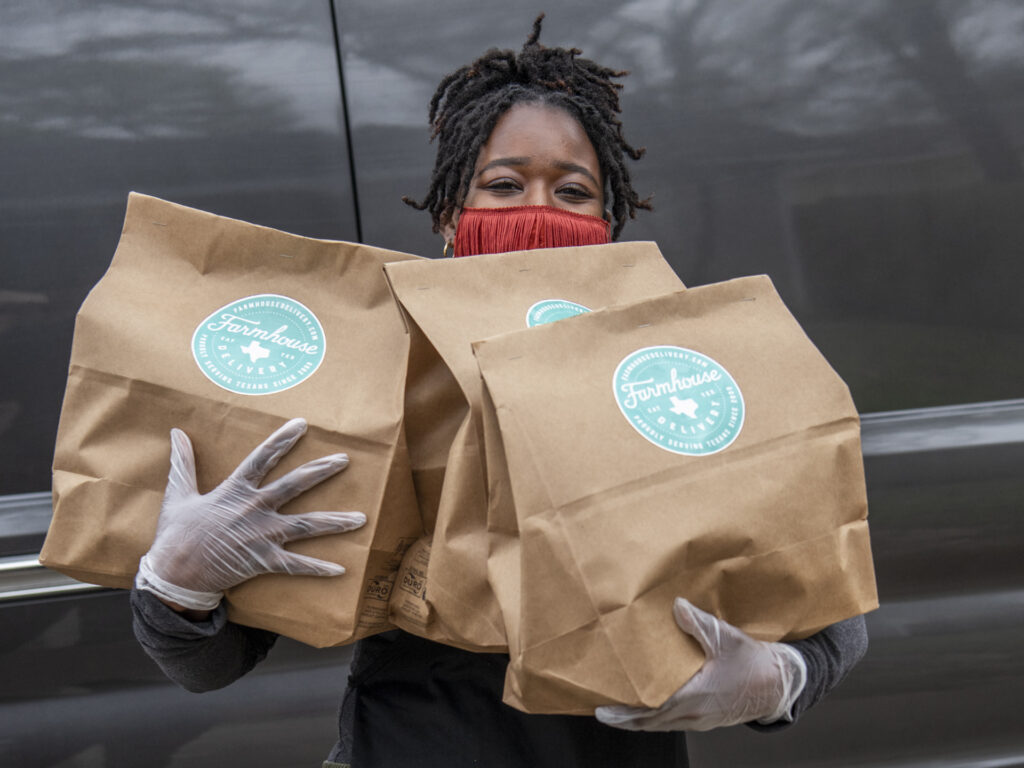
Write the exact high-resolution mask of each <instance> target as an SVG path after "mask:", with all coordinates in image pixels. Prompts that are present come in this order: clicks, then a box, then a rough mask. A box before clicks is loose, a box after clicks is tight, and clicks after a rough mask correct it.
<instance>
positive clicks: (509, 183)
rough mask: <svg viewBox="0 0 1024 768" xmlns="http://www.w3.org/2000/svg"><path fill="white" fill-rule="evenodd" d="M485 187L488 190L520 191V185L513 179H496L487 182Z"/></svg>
mask: <svg viewBox="0 0 1024 768" xmlns="http://www.w3.org/2000/svg"><path fill="white" fill-rule="evenodd" d="M484 189H486V190H487V191H488V192H518V191H519V189H520V186H519V184H517V183H516V182H515V181H513V180H512V179H495V180H494V181H489V182H487V183H486V184H485V185H484Z"/></svg>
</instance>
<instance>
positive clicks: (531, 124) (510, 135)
mask: <svg viewBox="0 0 1024 768" xmlns="http://www.w3.org/2000/svg"><path fill="white" fill-rule="evenodd" d="M501 160H515V161H517V162H514V163H511V164H512V165H523V164H526V162H525V161H534V162H545V163H548V164H562V165H567V164H572V165H577V166H582V167H583V168H585V169H587V170H588V171H589V172H590V173H591V174H593V175H594V177H595V178H597V177H599V176H600V165H599V163H598V159H597V152H596V151H595V149H594V146H593V144H591V142H590V139H589V138H588V137H587V133H586V131H585V130H584V129H583V126H582V125H580V123H579V121H578V120H576V118H574V117H573V116H572V115H570V114H569V113H568V112H566V111H565V110H564V109H561V108H560V107H555V106H551V105H548V104H542V103H535V102H527V103H520V104H515V105H513V106H512V107H510V108H509V110H508V111H507V112H505V114H503V115H502V116H501V117H500V118H498V122H497V123H495V126H494V130H493V131H491V135H490V136H489V137H488V139H487V142H486V143H485V144H484V145H483V146H482V147H481V148H480V154H479V155H478V156H477V161H476V173H480V172H481V171H482V170H483V169H484V168H485V167H487V166H489V165H494V164H495V163H497V162H499V161H501Z"/></svg>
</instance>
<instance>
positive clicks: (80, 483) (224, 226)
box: [40, 194, 422, 646]
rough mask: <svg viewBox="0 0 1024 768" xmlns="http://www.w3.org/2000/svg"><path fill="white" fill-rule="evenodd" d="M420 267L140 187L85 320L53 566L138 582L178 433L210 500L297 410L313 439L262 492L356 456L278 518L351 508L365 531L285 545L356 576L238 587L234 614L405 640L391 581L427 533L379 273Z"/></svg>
mask: <svg viewBox="0 0 1024 768" xmlns="http://www.w3.org/2000/svg"><path fill="white" fill-rule="evenodd" d="M415 258H416V257H414V256H409V255H406V254H401V253H396V252H392V251H386V250H382V249H378V248H370V247H367V246H364V245H358V244H352V243H342V242H334V241H326V240H313V239H309V238H304V237H297V236H295V235H290V234H286V233H284V232H279V231H275V230H272V229H267V228H264V227H259V226H254V225H252V224H247V223H244V222H241V221H234V220H231V219H227V218H222V217H219V216H214V215H212V214H209V213H204V212H202V211H198V210H193V209H190V208H186V207H183V206H180V205H175V204H173V203H168V202H164V201H162V200H158V199H156V198H152V197H146V196H143V195H138V194H132V195H131V196H130V198H129V200H128V211H127V216H126V219H125V224H124V230H123V232H122V235H121V240H120V242H119V244H118V247H117V252H116V253H115V255H114V259H113V262H112V263H111V265H110V268H109V270H108V271H107V273H106V274H105V275H104V277H103V279H102V280H101V281H100V282H99V284H98V285H96V287H95V288H94V289H93V290H92V292H91V293H90V294H89V296H88V298H86V300H85V303H84V304H83V305H82V308H81V310H80V312H79V314H78V318H77V321H76V324H75V336H74V342H73V347H72V352H71V364H70V369H69V374H68V385H67V391H66V394H65V399H64V406H63V410H62V412H61V419H60V427H59V431H58V436H57V445H56V452H55V456H54V473H53V491H54V517H53V522H52V524H51V527H50V530H49V534H48V535H47V538H46V542H45V545H44V547H43V551H42V554H41V557H40V559H41V561H42V562H43V563H44V564H45V565H47V566H49V567H51V568H55V569H57V570H60V571H63V572H64V573H67V574H69V575H71V576H73V577H75V578H78V579H81V580H83V581H90V582H94V583H97V584H103V585H106V586H112V587H130V586H131V583H132V580H133V577H134V575H135V572H136V570H137V566H138V561H139V558H140V557H141V556H142V555H143V554H144V553H145V552H146V550H147V549H148V548H149V545H150V543H151V541H152V539H153V535H154V532H155V528H156V521H157V516H158V513H159V510H160V502H161V499H162V498H163V492H164V488H165V486H166V481H167V472H168V466H169V451H170V439H169V432H170V430H171V428H172V427H179V428H181V429H183V430H184V431H185V432H186V433H187V434H188V435H189V437H190V438H191V439H192V441H193V444H194V446H195V454H196V462H197V468H198V472H199V476H198V480H199V489H200V491H201V492H206V491H209V490H210V489H211V488H213V487H214V486H216V485H217V484H218V483H220V482H221V481H222V480H223V479H224V478H225V477H227V476H228V474H230V472H231V471H232V470H233V469H234V468H235V467H236V466H237V465H238V463H239V462H240V461H241V460H242V459H244V458H245V457H246V455H248V453H249V452H250V451H251V450H252V449H253V448H255V447H256V446H257V445H258V444H259V443H260V442H262V441H263V440H264V439H265V438H266V437H267V436H268V435H269V434H270V433H271V432H272V431H274V430H275V429H276V428H277V427H279V426H280V425H281V424H283V423H284V422H285V421H286V420H287V419H289V418H293V417H296V416H301V417H303V418H305V419H306V420H307V421H308V422H309V430H308V432H307V434H306V435H305V436H304V437H303V438H302V439H301V440H300V441H299V443H298V445H297V446H296V447H295V448H294V449H293V450H292V451H291V453H290V454H288V455H287V456H286V457H285V458H284V460H283V461H282V462H281V465H280V466H279V467H278V468H277V469H276V470H275V472H274V473H273V474H272V477H271V478H268V481H269V480H270V479H272V478H273V477H279V476H281V475H282V474H283V473H285V472H287V471H288V470H289V469H292V468H294V467H296V466H298V465H300V464H302V463H304V462H306V461H309V460H311V459H314V458H317V457H319V456H324V455H327V454H330V453H336V452H339V451H344V452H346V453H348V454H349V457H350V460H351V463H350V466H349V468H348V469H347V470H346V471H345V472H343V473H341V474H340V475H337V476H335V477H333V478H331V479H329V480H327V481H326V482H324V483H322V484H321V485H318V486H317V487H315V488H314V489H312V490H310V491H308V492H306V493H304V494H302V495H301V496H300V497H298V498H297V499H295V500H294V501H292V502H290V503H289V504H287V505H286V506H285V507H284V508H283V509H282V512H283V513H293V512H305V511H312V510H342V511H344V510H354V511H361V512H364V513H365V514H366V516H367V524H366V525H365V526H364V527H363V528H361V529H359V530H357V531H354V532H351V533H345V534H339V535H331V536H324V537H320V538H315V539H309V540H306V541H301V542H294V543H292V544H289V545H288V547H289V548H290V549H294V550H295V551H296V552H301V553H303V554H307V555H312V556H314V557H318V558H322V559H325V560H331V561H333V562H337V563H340V564H342V565H344V567H345V568H346V569H347V573H345V574H344V575H343V576H340V577H335V578H317V577H311V576H284V575H269V576H260V577H257V578H255V579H253V580H251V581H249V582H246V583H244V584H242V585H240V586H239V587H237V588H235V589H232V590H229V591H228V593H227V602H228V608H229V616H230V617H231V619H232V620H233V621H237V622H240V623H243V624H248V625H252V626H257V627H262V628H265V629H270V630H273V631H275V632H279V633H281V634H284V635H288V636H290V637H293V638H296V639H298V640H301V641H304V642H306V643H309V644H312V645H317V646H325V645H336V644H341V643H345V642H349V641H352V640H355V639H356V638H358V637H361V636H364V635H367V634H372V633H374V632H379V631H382V630H384V629H389V628H391V625H390V624H389V623H388V621H387V605H388V599H389V597H390V592H391V588H392V585H393V583H394V578H395V574H396V572H397V569H398V566H399V564H400V563H401V559H402V556H403V554H404V551H405V549H406V548H408V546H409V545H410V544H412V543H413V542H414V541H415V540H416V539H417V538H419V537H420V536H421V534H422V526H421V522H420V515H419V510H418V508H417V504H416V499H415V493H414V490H413V487H412V476H411V472H410V468H409V462H408V456H407V452H406V448H405V443H404V435H403V408H404V405H403V399H404V380H405V372H406V363H407V359H408V348H409V337H408V334H407V333H406V330H405V326H404V322H403V320H402V317H401V315H400V313H399V312H397V311H396V308H395V306H394V301H393V299H392V298H391V294H390V290H389V288H388V287H387V283H386V281H385V280H384V275H383V271H382V265H383V264H384V263H385V262H388V261H393V260H412V259H415Z"/></svg>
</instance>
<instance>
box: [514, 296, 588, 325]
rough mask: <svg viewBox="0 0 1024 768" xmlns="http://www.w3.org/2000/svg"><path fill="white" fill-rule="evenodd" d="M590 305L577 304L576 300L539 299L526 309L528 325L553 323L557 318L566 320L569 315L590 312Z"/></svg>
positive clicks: (573, 315)
mask: <svg viewBox="0 0 1024 768" xmlns="http://www.w3.org/2000/svg"><path fill="white" fill-rule="evenodd" d="M589 311H590V309H589V308H588V307H584V306H583V305H582V304H577V303H576V302H575V301H566V300H565V299H544V301H538V302H537V303H536V304H534V305H533V306H532V307H530V308H529V309H528V310H526V327H527V328H533V327H534V326H537V325H544V324H545V323H553V322H555V321H556V320H564V319H565V318H567V317H576V315H582V314H586V313H587V312H589Z"/></svg>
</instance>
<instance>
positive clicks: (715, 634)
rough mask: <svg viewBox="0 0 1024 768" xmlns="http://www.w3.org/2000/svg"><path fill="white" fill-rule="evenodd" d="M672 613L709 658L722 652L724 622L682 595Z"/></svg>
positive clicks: (680, 626)
mask: <svg viewBox="0 0 1024 768" xmlns="http://www.w3.org/2000/svg"><path fill="white" fill-rule="evenodd" d="M672 615H673V616H675V619H676V624H677V625H678V626H679V628H680V629H681V630H683V632H685V633H686V634H688V635H690V636H691V637H693V638H694V639H695V640H696V641H697V642H698V643H700V647H701V648H702V649H703V650H704V655H705V656H706V657H707V658H709V659H711V658H714V657H715V656H717V655H718V654H719V653H720V652H721V648H722V622H720V621H719V620H718V619H716V618H715V617H714V616H712V615H711V614H710V613H707V612H706V611H702V610H701V609H700V608H698V607H697V606H695V605H694V604H693V603H691V602H690V601H689V600H687V599H685V598H682V597H677V598H676V599H675V603H673V605H672ZM727 626H728V625H727Z"/></svg>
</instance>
